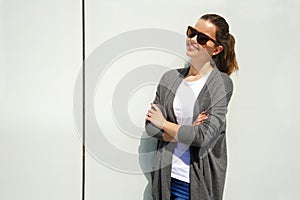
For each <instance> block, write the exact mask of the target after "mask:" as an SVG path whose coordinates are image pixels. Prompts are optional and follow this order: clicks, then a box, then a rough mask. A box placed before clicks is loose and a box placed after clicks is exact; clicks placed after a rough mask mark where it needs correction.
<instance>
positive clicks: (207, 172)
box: [145, 14, 238, 200]
mask: <svg viewBox="0 0 300 200" xmlns="http://www.w3.org/2000/svg"><path fill="white" fill-rule="evenodd" d="M234 44H235V40H234V37H233V36H232V35H231V34H230V33H229V26H228V24H227V22H226V20H225V19H224V18H223V17H221V16H219V15H216V14H207V15H204V16H202V17H201V18H200V19H199V20H198V21H197V23H196V25H195V27H191V26H189V27H188V29H187V39H186V54H187V56H189V57H190V59H191V60H190V63H189V67H187V68H182V69H177V70H170V71H168V72H166V73H165V74H164V75H163V76H162V78H161V80H160V83H159V85H158V87H157V92H156V97H155V100H154V102H153V103H152V104H151V108H150V109H149V110H148V112H147V117H146V126H145V128H146V132H147V134H148V135H150V136H152V137H155V138H157V139H158V145H157V154H156V158H155V163H154V169H153V172H152V196H153V199H154V200H169V199H171V200H173V199H174V200H180V199H184V200H185V199H186V200H188V199H191V200H219V199H222V196H223V190H224V183H225V175H226V166H227V153H226V152H227V150H226V134H225V130H226V113H227V106H228V103H229V100H230V98H231V95H232V91H233V84H232V80H231V79H230V77H229V75H230V74H231V73H232V72H234V71H236V70H238V65H237V62H236V58H235V52H234Z"/></svg>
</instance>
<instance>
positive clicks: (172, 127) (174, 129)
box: [163, 121, 180, 141]
mask: <svg viewBox="0 0 300 200" xmlns="http://www.w3.org/2000/svg"><path fill="white" fill-rule="evenodd" d="M179 128H180V125H178V124H175V123H172V122H169V121H166V122H165V124H164V126H163V130H164V132H165V133H166V134H168V135H169V136H171V137H172V138H173V141H178V130H179ZM165 133H164V134H165Z"/></svg>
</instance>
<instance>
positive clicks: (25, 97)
mask: <svg viewBox="0 0 300 200" xmlns="http://www.w3.org/2000/svg"><path fill="white" fill-rule="evenodd" d="M0 9H1V11H0V16H1V18H0V24H1V32H0V40H1V44H0V46H1V49H0V62H1V65H0V85H1V86H0V102H1V104H0V110H1V112H0V121H1V123H0V135H1V140H0V158H1V159H0V160H1V164H0V177H1V178H0V188H1V189H0V199H6V200H17V199H36V200H37V199H43V200H47V199H49V200H53V199H79V198H80V196H81V143H80V139H79V134H78V133H77V132H76V131H75V125H74V122H73V121H74V120H73V90H74V83H75V80H76V76H77V73H78V71H79V70H80V67H81V40H80V38H81V17H80V15H81V8H80V4H79V3H77V2H74V1H58V0H51V1H47V0H43V1H40V0H29V1H16V0H6V1H4V0H3V1H1V3H0Z"/></svg>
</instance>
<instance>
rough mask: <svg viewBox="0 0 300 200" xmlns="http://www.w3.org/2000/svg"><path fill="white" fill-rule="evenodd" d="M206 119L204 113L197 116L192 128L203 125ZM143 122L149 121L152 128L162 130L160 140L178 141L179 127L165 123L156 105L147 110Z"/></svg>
mask: <svg viewBox="0 0 300 200" xmlns="http://www.w3.org/2000/svg"><path fill="white" fill-rule="evenodd" d="M207 118H208V114H207V113H205V112H201V113H200V114H199V115H198V117H197V119H196V120H195V121H194V123H193V126H197V125H200V124H203V122H204V121H205V120H206V119H207ZM145 120H146V121H150V122H151V123H152V124H153V125H154V126H156V127H157V128H159V129H162V130H163V133H162V138H163V140H164V141H166V142H177V141H178V130H179V128H180V125H178V124H175V123H172V122H169V121H167V120H166V118H165V117H164V116H163V114H162V112H161V110H160V109H159V108H158V106H157V105H156V104H154V103H152V104H151V108H150V109H149V110H148V112H147V117H146V119H145Z"/></svg>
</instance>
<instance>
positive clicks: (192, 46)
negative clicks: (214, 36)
mask: <svg viewBox="0 0 300 200" xmlns="http://www.w3.org/2000/svg"><path fill="white" fill-rule="evenodd" d="M187 48H188V50H198V51H199V50H200V48H199V47H198V45H197V43H193V42H188V43H187Z"/></svg>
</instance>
